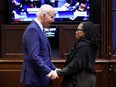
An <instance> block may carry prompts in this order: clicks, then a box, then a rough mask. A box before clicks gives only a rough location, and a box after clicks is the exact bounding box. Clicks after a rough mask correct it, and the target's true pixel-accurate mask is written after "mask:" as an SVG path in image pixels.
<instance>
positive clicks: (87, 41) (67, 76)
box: [57, 21, 101, 87]
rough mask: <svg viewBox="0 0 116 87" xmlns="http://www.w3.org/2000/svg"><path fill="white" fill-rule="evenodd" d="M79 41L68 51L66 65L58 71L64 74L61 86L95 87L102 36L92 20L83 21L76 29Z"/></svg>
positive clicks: (60, 74)
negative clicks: (96, 65)
mask: <svg viewBox="0 0 116 87" xmlns="http://www.w3.org/2000/svg"><path fill="white" fill-rule="evenodd" d="M76 38H77V43H76V44H75V45H74V47H73V48H72V49H71V50H70V52H69V53H67V60H66V62H65V67H64V68H63V69H61V70H58V71H57V74H58V75H59V76H64V78H63V81H62V83H61V87H95V83H96V75H95V69H94V64H95V59H96V54H97V50H98V48H99V46H100V44H101V37H100V35H99V34H98V32H97V31H96V29H95V26H94V24H93V23H92V22H90V21H88V22H81V23H80V24H79V25H78V28H77V31H76Z"/></svg>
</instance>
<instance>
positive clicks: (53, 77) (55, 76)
mask: <svg viewBox="0 0 116 87" xmlns="http://www.w3.org/2000/svg"><path fill="white" fill-rule="evenodd" d="M57 70H61V69H58V68H57V69H55V70H54V71H52V72H51V76H50V79H52V80H54V79H58V78H59V76H58V74H57Z"/></svg>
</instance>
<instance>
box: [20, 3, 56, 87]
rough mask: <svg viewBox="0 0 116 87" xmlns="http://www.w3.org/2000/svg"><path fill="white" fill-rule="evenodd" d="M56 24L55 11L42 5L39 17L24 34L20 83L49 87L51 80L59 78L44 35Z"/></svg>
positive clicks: (31, 86)
mask: <svg viewBox="0 0 116 87" xmlns="http://www.w3.org/2000/svg"><path fill="white" fill-rule="evenodd" d="M52 22H54V9H53V8H52V7H51V6H50V5H47V4H44V5H42V6H41V7H40V8H39V10H38V12H37V17H36V18H35V19H34V20H33V21H32V22H31V23H30V24H29V26H28V27H27V28H26V30H25V31H24V34H23V39H22V43H23V53H24V56H23V65H22V72H21V78H20V81H21V82H22V83H23V84H25V85H26V87H47V86H48V84H49V81H50V78H51V79H56V78H58V76H57V74H56V72H55V70H56V69H57V68H56V66H55V65H54V64H53V63H52V62H51V56H50V54H51V51H50V44H49V41H48V39H47V37H46V35H45V34H44V32H43V30H44V28H48V27H49V26H50V24H51V23H52Z"/></svg>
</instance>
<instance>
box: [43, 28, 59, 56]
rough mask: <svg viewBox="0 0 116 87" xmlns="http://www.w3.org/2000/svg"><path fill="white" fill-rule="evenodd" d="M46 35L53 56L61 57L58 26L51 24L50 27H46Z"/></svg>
mask: <svg viewBox="0 0 116 87" xmlns="http://www.w3.org/2000/svg"><path fill="white" fill-rule="evenodd" d="M44 30H45V33H46V36H47V37H48V40H49V42H50V46H51V56H52V57H59V28H58V27H57V26H50V28H44Z"/></svg>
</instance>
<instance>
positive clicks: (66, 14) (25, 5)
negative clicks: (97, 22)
mask: <svg viewBox="0 0 116 87" xmlns="http://www.w3.org/2000/svg"><path fill="white" fill-rule="evenodd" d="M10 3H11V4H10V11H9V12H10V14H11V16H10V18H9V19H10V23H27V22H30V21H32V20H33V19H34V18H35V17H36V12H37V11H38V8H40V6H41V5H43V4H50V5H51V6H53V8H54V10H55V15H54V20H55V22H54V23H75V22H79V21H86V20H91V18H90V16H91V10H90V9H91V5H90V0H11V2H10Z"/></svg>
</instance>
